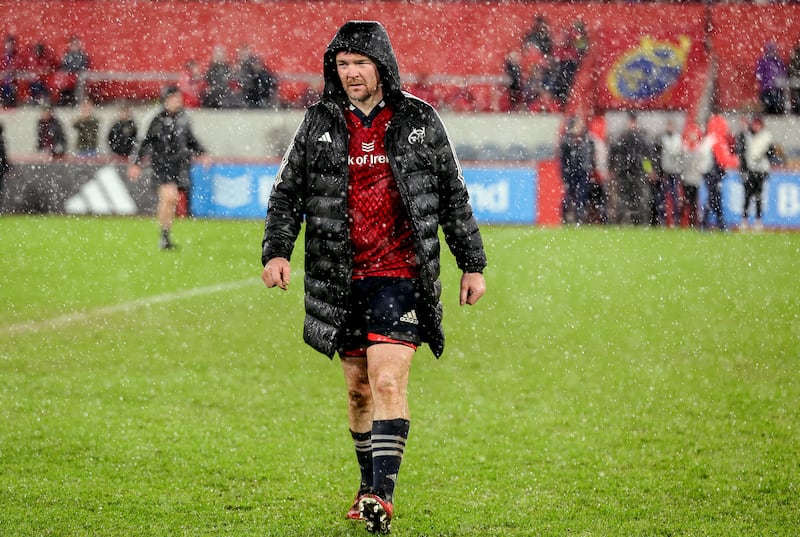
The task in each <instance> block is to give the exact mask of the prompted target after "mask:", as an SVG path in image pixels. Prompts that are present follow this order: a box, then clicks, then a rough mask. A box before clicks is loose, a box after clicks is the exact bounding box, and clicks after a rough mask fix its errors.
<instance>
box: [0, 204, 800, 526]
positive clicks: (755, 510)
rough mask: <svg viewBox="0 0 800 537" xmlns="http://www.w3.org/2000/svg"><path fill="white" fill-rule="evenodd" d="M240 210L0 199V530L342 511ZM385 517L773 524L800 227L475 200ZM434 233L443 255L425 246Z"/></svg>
mask: <svg viewBox="0 0 800 537" xmlns="http://www.w3.org/2000/svg"><path fill="white" fill-rule="evenodd" d="M261 230H262V225H261V222H256V221H243V222H229V221H204V220H186V221H180V222H179V223H177V225H176V230H175V238H176V240H177V241H178V242H179V243H180V245H181V249H180V250H179V251H178V252H174V253H173V252H160V251H158V250H157V249H156V241H157V233H156V228H155V224H154V223H153V222H152V221H151V220H148V219H113V218H109V219H99V218H78V219H76V218H55V217H27V218H17V217H4V218H0V243H2V246H3V248H2V251H3V254H2V258H0V272H1V273H2V275H3V282H2V284H0V289H2V291H1V292H0V294H2V303H3V305H4V306H3V308H1V309H0V422H1V423H2V426H0V534H2V535H9V536H12V535H13V536H45V535H54V536H104V537H105V536H124V537H133V536H143V537H144V536H147V537H151V536H206V535H208V536H211V535H214V536H228V535H230V536H234V535H235V536H357V535H365V534H366V532H365V530H364V529H363V527H361V526H359V525H356V524H352V523H350V522H348V521H346V520H344V512H345V511H346V509H347V507H348V505H349V502H350V500H351V499H352V494H353V493H354V492H355V487H356V485H357V478H358V477H357V468H356V463H355V456H354V454H353V447H352V443H351V440H350V438H349V434H348V432H347V425H346V417H345V398H344V381H343V380H342V378H341V372H340V370H339V366H338V364H337V363H336V362H329V361H328V360H327V359H326V358H325V357H323V356H321V355H318V354H316V353H315V352H314V351H312V350H311V349H310V348H308V347H306V346H304V345H303V344H302V342H301V323H302V317H303V312H302V275H301V273H300V270H299V269H301V263H300V262H299V260H300V259H301V258H302V252H299V251H298V252H297V255H296V259H295V270H296V272H295V274H294V279H293V281H292V285H291V289H290V290H289V292H287V293H283V292H280V291H277V290H272V291H269V290H267V289H265V288H263V287H262V286H261V284H260V281H259V279H258V275H259V273H260V264H259V246H260V240H261ZM483 232H484V237H485V241H486V246H487V251H488V255H489V259H490V268H489V269H488V270H487V272H486V278H487V282H488V286H489V291H488V294H487V295H486V296H485V297H484V299H483V300H482V301H481V302H480V303H479V304H478V305H477V306H475V307H471V308H469V307H467V308H459V307H458V305H457V302H458V299H457V289H456V285H457V282H458V274H457V273H456V270H455V268H454V266H453V263H452V261H451V259H449V257H448V258H447V259H446V260H445V264H446V268H445V272H444V274H443V282H444V287H445V295H444V301H445V330H446V333H447V349H446V351H445V355H444V357H443V358H442V359H441V360H438V361H437V360H435V359H434V358H433V356H432V355H431V354H430V352H429V351H428V350H427V349H422V350H421V351H420V352H418V353H417V356H416V358H415V363H414V366H413V368H412V380H411V386H410V399H411V405H412V414H413V416H412V428H411V438H410V441H409V445H408V449H407V451H406V458H405V461H404V464H403V468H402V470H401V473H400V480H399V485H398V492H397V497H396V502H397V503H396V517H395V522H394V530H393V534H394V535H398V536H460V535H470V536H530V535H536V536H568V535H576V536H687V537H688V536H726V537H727V536H766V535H774V536H794V535H797V532H798V521H800V504H799V503H798V501H797V498H798V497H799V496H800V477H799V476H800V417H798V407H800V382H799V378H798V377H799V376H800V375H799V374H798V359H800V350H799V349H800V345H798V342H800V286H798V284H797V276H798V271H797V262H798V259H800V256H799V255H798V254H800V234H792V233H774V234H773V233H766V234H761V235H754V234H751V235H744V234H720V233H715V234H704V233H698V232H693V231H675V230H650V229H615V228H611V229H602V228H589V229H574V228H569V229H528V228H515V227H490V226H484V228H483ZM447 255H449V254H447Z"/></svg>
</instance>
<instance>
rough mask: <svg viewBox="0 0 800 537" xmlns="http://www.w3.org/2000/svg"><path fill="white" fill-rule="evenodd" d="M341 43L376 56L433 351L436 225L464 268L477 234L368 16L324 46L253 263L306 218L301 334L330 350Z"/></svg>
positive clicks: (450, 167) (428, 126)
mask: <svg viewBox="0 0 800 537" xmlns="http://www.w3.org/2000/svg"><path fill="white" fill-rule="evenodd" d="M342 50H349V51H352V52H357V53H360V54H364V55H366V56H369V57H370V58H371V59H372V60H373V61H375V62H376V64H377V65H378V69H379V71H380V75H381V81H382V83H383V90H384V98H385V100H386V102H387V103H388V104H389V105H390V106H392V107H393V109H394V117H393V118H392V121H391V123H390V125H389V127H388V130H387V133H386V148H387V153H388V157H389V162H390V164H391V167H392V171H393V172H394V176H395V178H396V180H397V183H398V186H399V189H400V193H401V195H402V199H403V203H404V205H405V208H406V210H407V211H408V214H409V216H410V218H411V223H412V228H413V231H414V238H415V248H416V254H417V260H418V262H419V269H420V278H419V284H418V286H419V293H420V295H419V300H418V306H417V316H418V318H419V321H420V330H421V336H422V340H423V341H424V342H426V343H428V344H429V345H430V347H431V350H432V351H433V353H434V354H435V355H436V356H437V357H438V356H440V355H441V353H442V351H443V350H444V334H443V332H442V325H441V321H442V304H441V302H440V300H439V298H440V295H441V282H440V281H439V270H440V264H439V263H440V262H439V254H440V245H439V236H438V229H439V226H441V227H442V230H443V231H444V236H445V240H446V241H447V244H448V246H449V247H450V249H451V251H452V252H453V254H454V256H455V258H456V262H457V264H458V266H459V268H460V269H461V270H462V271H464V272H482V271H483V269H484V267H485V266H486V256H485V253H484V250H483V242H482V240H481V236H480V232H479V230H478V226H477V224H476V222H475V219H474V217H473V214H472V208H471V207H470V205H469V200H468V194H467V189H466V186H465V184H464V178H463V176H462V174H461V167H460V165H459V163H458V160H457V159H456V156H455V154H454V153H453V150H452V146H451V143H450V140H449V139H448V136H447V133H446V131H445V129H444V126H443V125H442V123H441V121H440V119H439V116H438V114H437V113H436V112H435V110H434V109H433V108H432V107H431V106H430V105H428V104H427V103H425V102H423V101H421V100H419V99H417V98H415V97H413V96H411V95H408V94H405V93H402V92H401V91H400V78H399V74H398V69H397V61H396V59H395V56H394V52H393V50H392V47H391V44H390V43H389V38H388V35H387V34H386V31H385V30H384V28H383V26H381V25H380V24H379V23H376V22H350V23H347V24H345V25H344V26H343V27H342V28H341V29H340V30H339V33H337V35H336V36H335V37H334V39H333V40H332V41H331V43H330V44H329V45H328V48H327V51H326V52H325V61H324V66H325V83H326V84H325V92H324V95H323V98H322V100H321V101H320V102H318V103H316V104H314V105H312V106H311V107H310V108H309V109H308V111H307V112H306V115H305V117H304V119H303V122H302V123H301V125H300V127H299V129H298V131H297V133H296V134H295V137H294V141H293V142H292V144H291V145H290V146H289V149H288V150H287V152H286V155H285V156H284V159H283V163H282V165H281V168H280V170H279V171H278V175H277V177H276V180H275V185H274V186H273V190H272V194H271V196H270V200H269V209H268V211H267V218H266V223H265V232H264V240H263V242H262V263H264V264H266V263H267V262H268V261H269V260H270V259H272V258H274V257H285V258H287V259H289V258H290V256H291V253H292V250H293V246H294V241H295V239H296V238H297V236H298V233H299V232H300V227H301V224H302V222H303V220H304V219H305V223H306V231H305V308H306V320H305V325H304V331H303V337H304V340H305V341H306V343H308V344H309V345H311V346H312V347H313V348H315V349H317V350H318V351H320V352H321V353H323V354H325V355H327V356H328V357H332V356H333V355H334V353H335V352H336V351H338V350H341V349H339V346H338V342H339V336H340V327H341V323H342V321H343V319H344V317H345V312H346V311H347V306H348V300H349V296H348V295H349V291H350V284H351V277H352V257H353V252H352V243H351V239H350V235H349V226H348V212H347V186H348V165H347V157H348V131H347V127H346V124H345V120H344V114H343V107H344V106H345V103H346V102H347V98H346V95H345V93H344V90H343V89H342V86H341V83H340V82H339V78H338V75H337V73H336V65H335V56H336V53H337V52H339V51H342Z"/></svg>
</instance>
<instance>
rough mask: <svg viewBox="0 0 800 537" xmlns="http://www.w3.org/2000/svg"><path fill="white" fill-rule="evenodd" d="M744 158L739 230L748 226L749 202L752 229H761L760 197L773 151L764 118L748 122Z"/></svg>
mask: <svg viewBox="0 0 800 537" xmlns="http://www.w3.org/2000/svg"><path fill="white" fill-rule="evenodd" d="M744 149H745V151H744V156H745V159H746V161H747V173H746V174H745V175H744V176H743V178H744V181H743V183H744V206H743V208H742V221H741V224H740V228H741V229H747V228H748V226H749V221H748V219H749V216H748V214H749V207H750V201H751V200H753V202H754V203H755V215H754V216H755V220H754V221H753V228H754V229H755V230H756V231H759V230H761V229H762V223H761V195H762V192H763V190H764V182H765V181H766V180H767V179H768V178H769V171H770V152H771V151H774V146H773V140H772V134H771V133H770V132H769V131H768V130H767V129H766V127H765V126H764V118H763V117H761V116H758V115H757V116H755V117H754V118H753V119H752V121H751V122H750V129H749V130H748V131H747V132H746V133H745V138H744Z"/></svg>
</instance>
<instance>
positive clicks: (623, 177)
mask: <svg viewBox="0 0 800 537" xmlns="http://www.w3.org/2000/svg"><path fill="white" fill-rule="evenodd" d="M651 156H652V146H651V144H650V140H649V138H648V136H647V133H646V132H645V131H644V130H642V129H641V128H640V127H639V123H638V119H637V117H636V114H635V113H633V112H629V113H628V125H627V127H626V128H625V130H624V131H623V132H622V133H621V134H620V135H619V136H618V137H617V138H616V139H615V140H614V142H613V143H612V144H611V147H610V149H609V155H608V167H609V170H610V171H611V179H612V180H611V183H610V186H611V189H610V191H609V198H610V205H609V209H610V213H611V214H609V218H611V219H612V222H613V223H615V224H617V223H619V224H644V223H645V220H646V214H647V211H648V205H649V192H650V188H649V181H648V176H649V175H650V172H651V171H652V170H651V169H649V168H650V167H651V166H652V164H651V160H650V159H651Z"/></svg>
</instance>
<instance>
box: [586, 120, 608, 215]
mask: <svg viewBox="0 0 800 537" xmlns="http://www.w3.org/2000/svg"><path fill="white" fill-rule="evenodd" d="M588 130H589V140H591V142H592V146H593V148H594V169H593V170H592V175H591V176H590V177H589V192H588V195H587V200H586V221H587V223H589V224H605V223H606V222H607V221H608V216H607V214H606V205H607V204H608V195H607V194H606V185H607V184H608V143H607V141H606V135H607V134H606V133H607V131H606V118H605V116H602V115H599V116H595V117H593V118H592V119H590V120H589V126H588Z"/></svg>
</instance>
